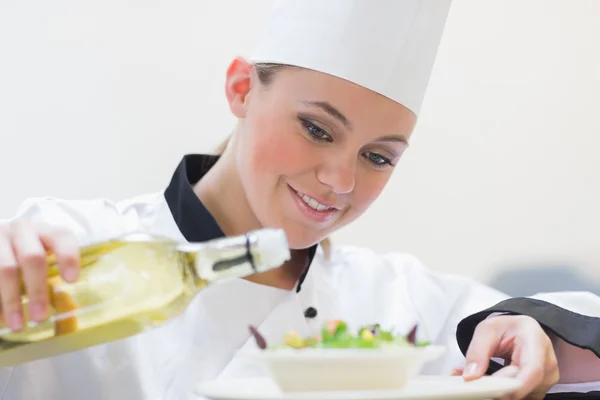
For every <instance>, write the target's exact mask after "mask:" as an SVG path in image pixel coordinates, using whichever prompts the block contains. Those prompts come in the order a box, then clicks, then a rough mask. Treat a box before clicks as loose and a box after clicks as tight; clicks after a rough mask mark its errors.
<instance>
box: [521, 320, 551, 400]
mask: <svg viewBox="0 0 600 400" xmlns="http://www.w3.org/2000/svg"><path fill="white" fill-rule="evenodd" d="M525 321H526V322H525V323H520V324H519V332H518V337H517V339H516V340H515V348H517V349H518V353H517V354H515V356H516V358H517V359H518V363H519V373H518V374H517V379H519V380H521V381H522V382H523V386H522V387H521V388H519V390H517V391H516V392H515V393H514V395H513V396H514V398H515V399H521V398H528V399H543V398H544V397H545V394H546V392H547V390H548V389H550V387H548V386H547V385H545V384H544V382H545V380H546V368H547V366H548V360H549V359H548V355H549V353H548V347H551V346H552V344H551V343H550V339H549V338H548V336H547V335H546V334H545V333H544V331H543V330H542V328H541V327H540V325H539V324H538V323H537V322H536V321H535V320H533V319H526V320H525Z"/></svg>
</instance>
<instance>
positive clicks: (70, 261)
mask: <svg viewBox="0 0 600 400" xmlns="http://www.w3.org/2000/svg"><path fill="white" fill-rule="evenodd" d="M39 233H40V240H41V241H42V243H43V244H44V246H45V247H46V248H47V249H49V250H52V251H53V252H54V254H55V255H56V261H57V262H58V268H59V271H60V274H61V276H62V278H63V279H64V280H65V281H67V282H75V281H76V280H77V278H78V277H79V261H80V260H79V243H78V242H77V238H76V237H75V235H74V234H73V233H71V232H70V231H68V230H65V229H62V228H56V227H50V226H44V227H41V228H40V230H39Z"/></svg>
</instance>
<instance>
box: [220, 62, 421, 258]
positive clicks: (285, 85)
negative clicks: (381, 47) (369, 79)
mask: <svg viewBox="0 0 600 400" xmlns="http://www.w3.org/2000/svg"><path fill="white" fill-rule="evenodd" d="M226 91H227V96H228V99H229V103H230V108H231V110H232V112H233V113H234V114H235V115H236V116H237V117H238V118H240V129H239V132H238V137H237V146H236V155H235V157H236V162H237V168H238V172H239V175H240V178H241V182H242V186H243V189H244V191H245V194H246V196H247V200H248V203H249V205H250V208H251V210H252V211H253V213H254V214H255V216H256V218H257V219H258V221H259V222H260V223H261V225H262V226H275V227H280V228H283V229H284V230H285V232H286V234H287V236H288V240H289V242H290V246H291V247H292V248H306V247H309V246H311V245H313V244H315V243H318V242H319V241H320V240H322V239H323V238H324V237H325V236H327V235H329V234H330V233H331V232H333V231H335V230H337V229H339V228H341V227H343V226H344V225H346V224H348V223H349V222H351V221H353V220H355V219H356V218H358V217H359V216H360V215H361V214H362V213H364V212H365V210H366V209H367V208H368V207H369V206H370V205H371V204H372V203H373V202H374V201H375V199H377V197H378V196H379V194H380V193H381V191H382V190H383V188H384V187H385V185H386V183H387V182H388V180H389V179H390V176H391V174H392V171H393V170H394V167H395V166H396V165H397V164H398V162H399V160H400V156H401V155H402V153H403V152H404V150H405V149H406V147H407V145H408V139H409V137H410V135H411V133H412V130H413V127H414V125H415V122H416V116H415V115H414V114H413V113H412V112H411V111H409V110H408V109H407V108H405V107H403V106H402V105H400V104H398V103H396V102H394V101H392V100H390V99H388V98H386V97H384V96H381V95H379V94H377V93H375V92H373V91H370V90H368V89H365V88H363V87H361V86H358V85H355V84H353V83H351V82H348V81H345V80H343V79H339V78H336V77H332V76H330V75H327V74H323V73H320V72H315V71H312V70H307V69H301V68H283V69H280V70H278V71H277V72H276V73H275V75H274V76H273V79H272V81H271V82H269V83H268V84H267V85H262V84H261V83H260V82H259V80H258V77H257V73H256V70H255V69H254V68H253V66H252V64H250V63H248V62H247V61H245V60H242V59H236V60H235V61H234V62H233V63H232V64H231V66H230V68H229V70H228V74H227V83H226Z"/></svg>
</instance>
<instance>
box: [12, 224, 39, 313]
mask: <svg viewBox="0 0 600 400" xmlns="http://www.w3.org/2000/svg"><path fill="white" fill-rule="evenodd" d="M10 234H11V239H12V246H13V249H14V252H15V256H16V258H17V262H18V263H19V265H20V266H21V274H22V275H23V282H24V283H25V288H26V290H27V297H28V300H29V301H28V307H27V308H28V311H29V317H30V318H31V320H33V321H37V322H42V321H44V320H46V318H47V317H48V310H49V297H48V283H47V278H48V272H47V271H48V270H47V266H46V251H45V249H44V246H43V245H42V243H41V242H40V239H39V238H38V234H37V232H36V231H35V230H33V229H32V228H31V227H30V226H28V225H24V224H16V225H13V227H12V228H11V232H10ZM16 287H18V285H16ZM12 300H13V299H11V301H12Z"/></svg>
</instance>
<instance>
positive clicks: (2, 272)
mask: <svg viewBox="0 0 600 400" xmlns="http://www.w3.org/2000/svg"><path fill="white" fill-rule="evenodd" d="M0 304H1V305H2V314H3V317H4V321H5V323H6V326H8V327H9V328H10V329H12V330H14V331H20V330H21V329H23V309H22V304H21V283H20V281H19V268H18V265H17V260H16V258H15V255H14V253H13V248H12V245H11V243H10V239H9V237H8V234H7V233H4V232H0Z"/></svg>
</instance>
